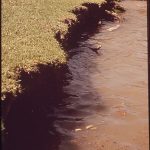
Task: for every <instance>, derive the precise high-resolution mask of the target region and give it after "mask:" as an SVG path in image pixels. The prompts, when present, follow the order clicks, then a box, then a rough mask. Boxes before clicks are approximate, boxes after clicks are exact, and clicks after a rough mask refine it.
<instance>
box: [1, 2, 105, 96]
mask: <svg viewBox="0 0 150 150" xmlns="http://www.w3.org/2000/svg"><path fill="white" fill-rule="evenodd" d="M102 1H104V0H3V1H2V93H6V92H10V93H13V94H14V95H15V93H16V91H20V90H21V87H20V84H19V81H18V76H19V71H18V69H17V68H23V69H24V70H26V71H28V72H30V71H34V70H35V71H36V67H35V66H36V65H37V64H57V63H58V64H60V63H66V57H67V55H66V54H65V52H64V50H63V48H62V47H61V46H60V44H59V43H58V41H57V40H56V39H55V34H56V32H57V31H59V30H60V31H61V32H63V33H64V34H65V32H67V29H68V26H67V25H66V24H64V23H63V20H64V19H66V18H70V19H74V20H76V16H75V15H74V14H73V13H71V12H70V10H73V9H74V8H75V7H78V6H80V5H81V4H82V3H84V2H94V3H101V2H102Z"/></svg>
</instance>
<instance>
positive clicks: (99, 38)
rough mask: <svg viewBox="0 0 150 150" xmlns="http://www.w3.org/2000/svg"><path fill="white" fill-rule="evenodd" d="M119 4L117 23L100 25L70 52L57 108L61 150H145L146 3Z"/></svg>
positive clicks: (146, 120)
mask: <svg viewBox="0 0 150 150" xmlns="http://www.w3.org/2000/svg"><path fill="white" fill-rule="evenodd" d="M121 4H122V5H123V7H124V8H125V9H126V12H125V13H124V14H122V15H121V18H122V19H121V20H122V21H120V22H103V23H102V24H103V25H102V26H100V27H99V28H98V29H97V31H96V33H94V34H92V35H90V36H89V37H88V38H87V39H86V40H83V41H80V42H79V43H78V47H76V48H74V49H72V52H75V54H74V55H73V56H72V57H71V59H70V60H69V62H68V66H69V69H70V71H71V73H72V80H70V84H69V85H67V86H65V87H64V91H65V92H66V93H68V94H69V95H70V96H69V97H67V98H66V99H64V101H65V102H66V103H67V105H66V108H65V109H64V108H63V107H62V108H61V107H60V108H59V109H56V114H57V117H58V118H59V120H56V121H55V127H56V129H57V131H59V132H60V133H61V135H62V140H61V142H60V145H59V147H58V149H60V150H148V149H149V143H148V141H149V135H148V133H149V131H148V58H147V57H148V55H147V52H148V51H147V4H146V1H129V0H128V1H123V2H122V3H121ZM111 27H116V29H114V30H110V28H111ZM111 29H112V28H111ZM85 35H86V34H85V33H84V34H83V35H82V36H83V39H84V36H85ZM95 44H96V45H99V44H101V45H102V48H101V49H100V51H99V52H98V53H95V52H94V51H92V49H90V47H92V45H95ZM60 118H62V120H61V119H60ZM64 118H65V119H64Z"/></svg>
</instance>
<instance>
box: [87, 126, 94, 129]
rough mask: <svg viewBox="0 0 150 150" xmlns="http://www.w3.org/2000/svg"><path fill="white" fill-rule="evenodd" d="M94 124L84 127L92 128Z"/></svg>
mask: <svg viewBox="0 0 150 150" xmlns="http://www.w3.org/2000/svg"><path fill="white" fill-rule="evenodd" d="M93 127H94V126H93V125H88V126H86V129H90V128H93Z"/></svg>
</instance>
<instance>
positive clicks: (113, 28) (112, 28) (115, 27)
mask: <svg viewBox="0 0 150 150" xmlns="http://www.w3.org/2000/svg"><path fill="white" fill-rule="evenodd" d="M119 27H120V25H119V24H118V25H116V26H114V27H111V28H109V29H107V30H108V31H113V30H116V29H118V28H119Z"/></svg>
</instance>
